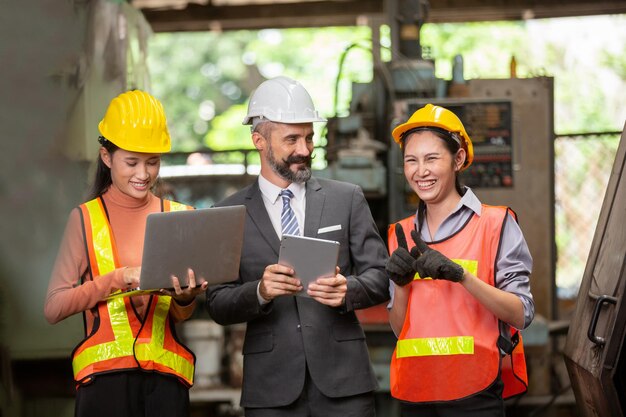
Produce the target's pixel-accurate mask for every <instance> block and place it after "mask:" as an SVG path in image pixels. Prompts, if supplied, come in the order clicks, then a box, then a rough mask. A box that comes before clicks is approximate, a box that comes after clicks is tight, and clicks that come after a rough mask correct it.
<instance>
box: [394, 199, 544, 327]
mask: <svg viewBox="0 0 626 417" xmlns="http://www.w3.org/2000/svg"><path fill="white" fill-rule="evenodd" d="M465 189H466V192H465V194H464V195H463V196H462V197H461V201H459V204H458V205H457V207H456V208H455V209H454V210H453V211H452V213H451V214H450V215H449V216H448V217H447V218H446V219H445V220H444V221H443V222H442V223H441V225H440V226H439V229H437V233H436V234H435V236H433V239H434V240H435V241H440V240H443V239H446V238H447V237H449V236H451V235H453V234H454V233H456V232H458V231H459V230H460V229H461V228H462V227H463V226H464V225H465V223H466V222H467V221H468V220H469V218H470V217H471V216H473V215H474V214H477V215H479V216H480V214H481V212H482V205H481V202H480V200H479V199H478V197H476V194H474V192H473V191H472V190H471V189H470V188H469V187H465ZM415 217H416V221H417V215H416V216H415ZM421 237H422V240H424V242H426V243H429V242H430V241H431V238H430V231H429V229H428V222H426V220H424V221H423V223H422V230H421ZM532 268H533V259H532V257H531V255H530V251H529V250H528V245H527V244H526V240H525V239H524V235H523V234H522V230H521V229H520V227H519V225H518V224H517V222H516V221H515V219H514V218H513V217H512V216H511V215H510V214H509V217H508V219H507V221H506V222H505V223H504V227H503V230H502V238H501V241H500V251H499V252H498V256H497V259H496V276H495V286H496V288H499V289H501V290H503V291H507V292H510V293H512V294H515V295H517V296H518V297H519V299H520V300H521V301H522V304H523V306H524V328H526V327H528V325H529V324H530V322H531V321H532V320H533V317H534V316H535V303H534V301H533V296H532V294H531V293H530V272H531V271H532ZM389 284H390V288H389V290H390V293H391V301H390V302H389V304H388V308H391V306H392V305H393V300H394V297H393V295H394V294H393V290H394V286H393V283H392V282H390V283H389Z"/></svg>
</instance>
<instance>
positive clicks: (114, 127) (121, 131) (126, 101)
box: [98, 90, 172, 153]
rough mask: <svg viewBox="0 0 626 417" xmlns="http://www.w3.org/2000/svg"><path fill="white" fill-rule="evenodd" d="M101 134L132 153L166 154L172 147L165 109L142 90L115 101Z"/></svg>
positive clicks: (105, 116)
mask: <svg viewBox="0 0 626 417" xmlns="http://www.w3.org/2000/svg"><path fill="white" fill-rule="evenodd" d="M98 130H99V131H100V134H101V135H102V136H104V138H106V139H107V140H109V141H111V142H113V143H114V144H115V145H117V146H118V147H119V148H121V149H124V150H127V151H131V152H143V153H165V152H169V151H170V149H171V147H172V145H171V141H170V132H169V131H168V129H167V120H166V119H165V111H164V110H163V105H162V104H161V102H160V101H159V100H157V99H156V98H154V97H153V96H151V95H150V94H148V93H146V92H143V91H139V90H133V91H128V92H126V93H122V94H120V95H119V96H117V97H115V98H114V99H113V100H111V103H110V104H109V108H108V109H107V111H106V113H105V115H104V118H103V119H102V121H100V123H99V124H98Z"/></svg>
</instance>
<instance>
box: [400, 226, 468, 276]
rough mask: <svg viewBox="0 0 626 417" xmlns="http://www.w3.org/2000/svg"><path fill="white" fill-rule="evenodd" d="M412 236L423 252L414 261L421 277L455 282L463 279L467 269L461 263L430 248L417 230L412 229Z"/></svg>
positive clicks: (414, 266)
mask: <svg viewBox="0 0 626 417" xmlns="http://www.w3.org/2000/svg"><path fill="white" fill-rule="evenodd" d="M411 237H412V238H413V241H414V242H415V245H416V246H415V247H416V248H417V249H418V250H419V252H420V253H421V255H420V256H418V257H417V259H416V260H415V262H413V268H415V270H416V271H417V273H418V274H420V278H428V277H430V278H432V279H445V280H448V281H453V282H461V281H463V274H464V273H465V270H464V269H463V267H462V266H461V265H459V264H457V263H455V262H453V261H451V260H450V259H449V258H447V257H446V256H445V255H443V254H442V253H441V252H439V251H436V250H434V249H431V248H429V247H428V245H427V244H426V243H424V241H423V240H422V238H420V237H419V236H418V235H417V232H416V231H415V230H413V231H411Z"/></svg>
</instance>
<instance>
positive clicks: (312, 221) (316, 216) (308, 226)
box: [304, 177, 326, 237]
mask: <svg viewBox="0 0 626 417" xmlns="http://www.w3.org/2000/svg"><path fill="white" fill-rule="evenodd" d="M325 200H326V194H325V193H324V191H323V190H322V186H321V185H320V183H319V181H317V179H315V178H313V177H311V179H310V180H308V181H307V183H306V213H305V214H304V236H309V237H316V236H317V231H318V230H319V228H320V222H321V219H322V210H323V208H324V202H325Z"/></svg>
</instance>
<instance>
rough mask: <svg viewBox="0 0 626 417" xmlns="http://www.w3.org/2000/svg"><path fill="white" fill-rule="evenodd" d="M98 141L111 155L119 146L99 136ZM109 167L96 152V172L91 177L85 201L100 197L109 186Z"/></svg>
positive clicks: (110, 181)
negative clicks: (91, 181)
mask: <svg viewBox="0 0 626 417" xmlns="http://www.w3.org/2000/svg"><path fill="white" fill-rule="evenodd" d="M98 142H100V144H101V145H102V146H103V147H104V149H106V150H107V151H108V152H109V155H111V156H113V154H114V153H115V151H117V150H118V149H119V148H118V147H117V145H115V144H114V143H113V142H111V141H108V140H106V139H105V138H104V137H102V136H100V138H98ZM111 183H112V180H111V168H109V167H108V166H106V164H105V163H104V161H103V160H102V157H101V156H100V154H98V162H97V165H96V174H95V176H94V179H93V183H92V184H91V187H90V188H89V192H88V193H87V201H90V200H93V199H94V198H96V197H100V196H101V195H102V194H104V192H105V191H106V190H107V189H108V188H109V187H110V186H111Z"/></svg>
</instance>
